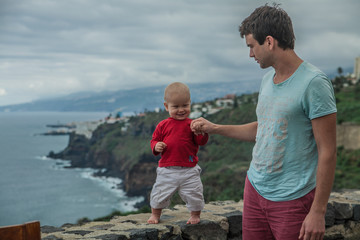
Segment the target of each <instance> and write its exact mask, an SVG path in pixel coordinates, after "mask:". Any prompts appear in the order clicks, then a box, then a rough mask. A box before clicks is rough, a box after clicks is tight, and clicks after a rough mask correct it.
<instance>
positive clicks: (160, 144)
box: [155, 142, 167, 153]
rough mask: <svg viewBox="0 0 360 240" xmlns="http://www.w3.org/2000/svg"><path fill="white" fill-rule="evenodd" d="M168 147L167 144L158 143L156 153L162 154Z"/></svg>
mask: <svg viewBox="0 0 360 240" xmlns="http://www.w3.org/2000/svg"><path fill="white" fill-rule="evenodd" d="M166 147H167V145H166V143H164V142H158V143H156V145H155V151H156V152H159V153H162V152H163V151H164V149H165V148H166Z"/></svg>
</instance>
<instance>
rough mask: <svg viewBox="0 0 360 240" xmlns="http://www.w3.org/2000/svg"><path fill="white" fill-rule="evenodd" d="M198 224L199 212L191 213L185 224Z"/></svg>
mask: <svg viewBox="0 0 360 240" xmlns="http://www.w3.org/2000/svg"><path fill="white" fill-rule="evenodd" d="M199 222H200V211H196V212H191V216H190V218H189V220H188V221H187V222H186V224H198V223H199Z"/></svg>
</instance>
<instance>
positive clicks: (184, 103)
mask: <svg viewBox="0 0 360 240" xmlns="http://www.w3.org/2000/svg"><path fill="white" fill-rule="evenodd" d="M164 106H165V109H166V111H168V112H169V115H170V117H172V118H174V119H176V120H185V119H186V118H187V117H188V116H189V115H190V112H191V101H190V99H189V97H188V96H182V95H174V96H171V98H170V99H169V100H168V101H167V102H165V103H164Z"/></svg>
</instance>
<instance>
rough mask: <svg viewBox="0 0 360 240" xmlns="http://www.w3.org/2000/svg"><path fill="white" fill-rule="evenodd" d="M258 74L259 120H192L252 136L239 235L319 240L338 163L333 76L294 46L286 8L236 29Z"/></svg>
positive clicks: (265, 10) (262, 12)
mask: <svg viewBox="0 0 360 240" xmlns="http://www.w3.org/2000/svg"><path fill="white" fill-rule="evenodd" d="M239 31H240V35H241V37H242V38H243V37H245V41H246V44H247V46H248V47H249V48H250V57H252V58H254V59H255V61H256V62H257V63H259V65H260V67H261V68H268V67H272V68H273V69H272V70H271V71H270V72H269V73H267V74H266V75H265V76H264V77H263V81H262V83H261V87H260V91H259V99H258V105H257V108H256V114H257V121H256V122H252V123H248V124H244V125H220V124H214V123H211V122H209V121H207V120H206V119H204V118H199V119H196V120H194V121H193V122H192V124H191V128H192V130H193V131H194V132H195V133H196V134H203V133H209V134H220V135H223V136H227V137H232V138H236V139H239V140H243V141H255V146H254V149H253V158H252V161H251V164H250V167H249V170H248V173H247V179H246V182H245V190H244V210H243V239H244V240H254V239H276V240H280V239H305V240H308V239H311V240H313V239H316V240H318V239H322V238H323V236H324V232H325V217H324V216H325V211H326V206H327V202H328V198H329V195H330V192H331V189H332V183H333V180H334V171H335V166H336V104H335V97H334V93H333V89H332V84H331V81H330V80H329V79H328V78H327V76H326V75H325V74H324V73H322V72H321V71H320V70H318V69H317V68H316V67H314V66H313V65H311V64H309V63H307V62H306V61H303V60H302V59H301V58H299V57H298V56H297V55H296V53H295V51H294V42H295V36H294V32H293V28H292V22H291V19H290V17H289V16H288V15H287V13H286V12H285V11H284V10H282V9H281V8H279V7H278V6H277V5H274V6H273V7H272V6H268V5H265V6H262V7H259V8H257V9H255V11H254V12H253V13H252V14H251V15H250V16H249V17H247V18H246V19H245V20H244V21H243V22H242V23H241V25H240V28H239Z"/></svg>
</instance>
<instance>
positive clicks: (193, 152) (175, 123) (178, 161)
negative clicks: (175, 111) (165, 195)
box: [150, 117, 209, 167]
mask: <svg viewBox="0 0 360 240" xmlns="http://www.w3.org/2000/svg"><path fill="white" fill-rule="evenodd" d="M191 121H192V120H191V119H189V118H187V119H185V120H176V119H174V118H171V117H170V118H168V119H165V120H162V121H161V122H160V123H159V124H158V125H157V127H156V129H155V131H154V133H153V136H152V139H151V141H150V145H151V149H152V152H153V154H154V155H158V154H159V152H156V151H155V145H156V143H158V142H164V143H166V145H167V146H166V148H165V149H164V151H163V152H162V153H161V159H160V161H159V167H169V166H182V167H194V166H196V164H197V162H198V157H197V152H198V150H199V145H205V144H206V143H207V141H208V139H209V136H208V134H205V135H198V136H196V135H195V134H194V133H193V132H192V131H191V129H190V123H191Z"/></svg>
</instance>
